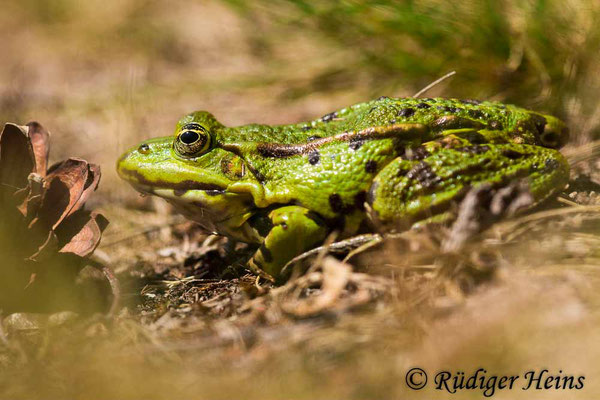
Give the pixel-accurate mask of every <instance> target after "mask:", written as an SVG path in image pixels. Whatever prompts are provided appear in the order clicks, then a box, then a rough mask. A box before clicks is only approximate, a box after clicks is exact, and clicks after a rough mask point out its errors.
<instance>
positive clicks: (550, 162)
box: [544, 158, 560, 172]
mask: <svg viewBox="0 0 600 400" xmlns="http://www.w3.org/2000/svg"><path fill="white" fill-rule="evenodd" d="M559 166H560V163H559V162H558V161H557V160H555V159H553V158H549V159H547V160H546V162H545V163H544V172H552V171H554V170H556V169H557V168H558V167H559Z"/></svg>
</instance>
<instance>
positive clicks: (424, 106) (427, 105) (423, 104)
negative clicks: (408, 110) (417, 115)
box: [415, 103, 431, 109]
mask: <svg viewBox="0 0 600 400" xmlns="http://www.w3.org/2000/svg"><path fill="white" fill-rule="evenodd" d="M415 107H416V108H420V109H426V108H430V107H431V106H430V105H429V104H427V103H419V104H417V105H415Z"/></svg>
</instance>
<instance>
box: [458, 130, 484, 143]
mask: <svg viewBox="0 0 600 400" xmlns="http://www.w3.org/2000/svg"><path fill="white" fill-rule="evenodd" d="M456 136H458V137H460V138H463V139H466V140H468V141H469V143H471V144H483V143H487V139H486V138H485V136H483V135H482V134H481V133H479V132H474V131H468V132H460V133H457V134H456Z"/></svg>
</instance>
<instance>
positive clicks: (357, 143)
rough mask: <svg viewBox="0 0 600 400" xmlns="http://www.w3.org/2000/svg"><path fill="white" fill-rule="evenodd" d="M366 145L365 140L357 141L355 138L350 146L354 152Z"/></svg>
mask: <svg viewBox="0 0 600 400" xmlns="http://www.w3.org/2000/svg"><path fill="white" fill-rule="evenodd" d="M364 143H365V141H364V140H362V139H356V138H353V139H352V140H351V141H350V144H349V145H348V146H349V147H350V148H351V149H352V150H358V149H360V146H362V145H363V144H364Z"/></svg>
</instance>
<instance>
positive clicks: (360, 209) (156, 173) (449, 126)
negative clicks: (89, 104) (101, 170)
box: [117, 97, 569, 278]
mask: <svg viewBox="0 0 600 400" xmlns="http://www.w3.org/2000/svg"><path fill="white" fill-rule="evenodd" d="M190 127H192V128H190ZM190 129H192V130H194V129H200V130H199V131H198V132H200V135H201V138H207V139H208V142H207V143H206V145H205V146H204V147H203V148H202V149H201V150H199V151H197V152H195V153H193V154H189V153H188V154H183V153H182V151H181V150H180V149H179V148H178V147H177V145H180V144H181V140H182V139H181V134H182V133H183V132H185V131H187V130H190ZM203 135H204V136H203ZM205 136H206V137H205ZM567 139H568V130H567V128H566V127H565V125H564V124H563V123H562V122H561V121H560V120H558V119H556V118H555V117H552V116H549V115H543V114H540V113H537V112H534V111H529V110H525V109H523V108H519V107H516V106H512V105H505V104H501V103H496V102H478V101H473V100H466V101H465V100H454V99H440V98H436V99H415V98H399V99H395V98H387V97H381V98H379V99H377V100H372V101H369V102H365V103H360V104H356V105H353V106H350V107H347V108H344V109H341V110H338V111H336V112H334V113H331V114H327V115H325V116H324V117H321V118H319V119H317V120H314V121H311V122H306V123H298V124H292V125H277V126H269V125H260V124H250V125H244V126H239V127H226V126H224V125H222V124H221V123H219V122H218V121H217V120H216V119H215V118H214V116H212V115H211V114H210V113H208V112H204V111H200V112H195V113H192V114H189V115H187V116H185V117H183V118H182V119H181V120H180V121H179V122H178V124H177V126H176V129H175V134H174V135H172V136H167V137H162V138H156V139H150V140H147V141H145V142H143V143H142V144H140V145H139V146H136V147H135V148H133V149H131V150H129V151H128V152H126V153H125V154H124V155H123V156H122V157H121V158H120V159H119V161H118V163H117V170H118V172H119V175H120V176H121V177H122V178H123V179H125V180H127V181H128V182H129V183H131V184H132V185H133V186H134V188H136V189H137V190H138V191H140V192H142V193H149V194H154V195H157V196H160V197H163V198H165V199H166V200H167V201H169V202H170V203H171V204H173V205H174V206H175V207H176V208H177V209H178V210H179V211H180V212H181V213H183V214H184V215H186V216H187V217H189V218H191V219H193V220H194V221H196V222H198V223H199V224H200V225H202V226H203V227H204V228H205V229H207V230H208V231H210V232H215V233H219V234H222V235H227V236H230V237H232V238H235V239H237V240H241V241H245V242H249V243H257V244H260V245H261V246H260V248H259V249H258V250H257V252H256V254H255V255H254V257H253V258H252V259H251V260H250V261H249V263H248V265H249V267H250V268H251V269H253V270H254V271H256V272H258V273H261V274H262V275H263V276H266V277H268V278H279V275H280V270H281V268H282V267H283V265H285V263H286V262H287V261H289V260H290V259H291V258H293V257H294V256H296V255H298V254H299V253H301V252H303V251H306V250H309V249H310V248H313V247H315V246H318V245H319V244H321V243H322V241H323V240H324V239H325V238H326V236H327V234H328V233H330V232H331V231H333V230H337V231H339V232H340V233H341V235H342V237H344V236H349V235H352V234H355V233H357V232H359V231H365V230H367V231H368V230H373V229H374V228H375V227H377V228H380V227H387V228H390V229H394V228H396V229H397V228H398V227H403V228H406V227H410V226H411V225H413V224H415V223H419V222H423V221H435V220H437V219H439V218H438V217H440V216H444V219H446V220H449V219H451V218H452V216H451V215H449V214H448V213H449V210H451V209H452V205H453V204H455V203H456V202H457V201H459V200H460V199H461V198H462V197H463V196H464V195H465V193H466V191H467V190H468V189H469V188H472V187H475V186H477V185H480V184H484V183H489V184H492V186H493V187H502V186H505V185H507V184H508V183H510V182H512V181H514V180H516V179H525V180H526V181H527V182H528V183H529V189H530V192H531V194H532V196H533V198H534V200H535V201H534V202H535V203H536V204H537V203H538V202H540V201H542V200H544V199H546V198H547V197H548V196H551V195H552V194H554V193H556V192H557V191H558V190H560V189H562V188H563V187H564V186H565V185H566V182H567V179H568V174H569V167H568V163H567V161H566V160H565V158H564V157H563V156H562V155H561V154H560V153H559V152H558V151H557V150H556V149H558V148H560V147H561V146H562V145H563V144H564V143H565V142H566V141H567ZM178 141H179V142H178Z"/></svg>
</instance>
